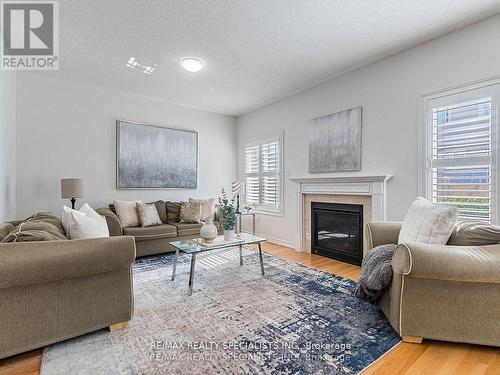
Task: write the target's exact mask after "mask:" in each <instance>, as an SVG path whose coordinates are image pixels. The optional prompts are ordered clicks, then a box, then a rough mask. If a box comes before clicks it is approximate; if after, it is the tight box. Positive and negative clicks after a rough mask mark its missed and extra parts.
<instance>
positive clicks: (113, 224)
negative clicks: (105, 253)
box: [96, 205, 123, 236]
mask: <svg viewBox="0 0 500 375" xmlns="http://www.w3.org/2000/svg"><path fill="white" fill-rule="evenodd" d="M110 206H111V205H110ZM96 211H97V213H98V214H99V215H101V216H104V218H105V219H106V223H107V224H108V230H109V235H110V236H121V235H123V228H122V224H121V222H120V219H119V218H118V216H117V215H116V214H115V213H114V212H113V211H112V210H111V209H110V208H108V207H103V208H98V209H97V210H96Z"/></svg>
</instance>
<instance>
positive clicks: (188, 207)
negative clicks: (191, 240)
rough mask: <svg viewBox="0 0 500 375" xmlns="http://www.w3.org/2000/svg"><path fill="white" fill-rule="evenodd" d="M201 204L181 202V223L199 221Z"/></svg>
mask: <svg viewBox="0 0 500 375" xmlns="http://www.w3.org/2000/svg"><path fill="white" fill-rule="evenodd" d="M201 209H202V207H201V204H200V203H196V202H184V203H183V204H181V215H180V216H181V223H199V222H200V221H201Z"/></svg>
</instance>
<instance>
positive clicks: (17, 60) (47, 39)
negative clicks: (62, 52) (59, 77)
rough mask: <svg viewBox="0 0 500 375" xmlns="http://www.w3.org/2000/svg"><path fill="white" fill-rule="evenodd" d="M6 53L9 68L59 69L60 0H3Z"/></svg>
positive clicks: (4, 66)
mask: <svg viewBox="0 0 500 375" xmlns="http://www.w3.org/2000/svg"><path fill="white" fill-rule="evenodd" d="M1 8H2V17H1V18H2V34H3V43H2V56H1V63H0V68H1V69H6V70H56V69H59V57H58V54H59V22H58V18H59V12H58V3H57V1H40V2H34V1H3V2H2V3H1Z"/></svg>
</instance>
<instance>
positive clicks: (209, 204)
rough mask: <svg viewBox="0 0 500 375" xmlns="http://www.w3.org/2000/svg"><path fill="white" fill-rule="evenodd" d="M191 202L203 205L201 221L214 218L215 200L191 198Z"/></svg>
mask: <svg viewBox="0 0 500 375" xmlns="http://www.w3.org/2000/svg"><path fill="white" fill-rule="evenodd" d="M189 202H190V203H199V204H201V220H202V221H205V220H207V219H208V218H209V217H214V210H215V198H209V199H195V198H189Z"/></svg>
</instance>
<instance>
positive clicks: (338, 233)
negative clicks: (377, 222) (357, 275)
mask: <svg viewBox="0 0 500 375" xmlns="http://www.w3.org/2000/svg"><path fill="white" fill-rule="evenodd" d="M311 223H312V228H311V229H312V232H311V239H312V243H311V245H312V248H311V251H312V253H314V254H319V255H323V256H326V257H328V258H333V259H337V260H340V261H343V262H348V263H352V264H356V265H361V261H362V260H363V206H362V205H358V204H345V203H319V202H313V203H312V204H311Z"/></svg>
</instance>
